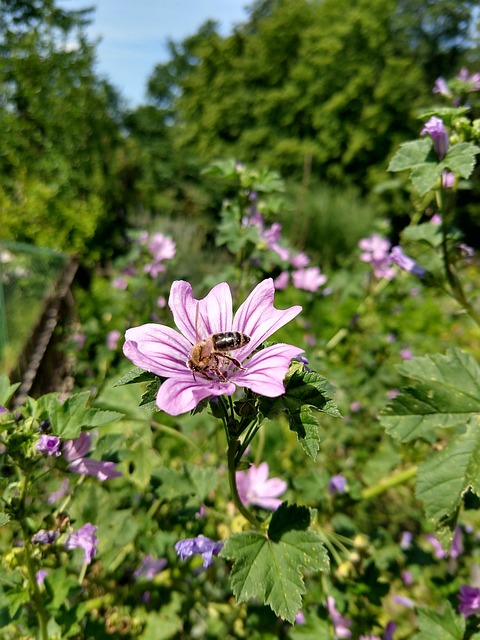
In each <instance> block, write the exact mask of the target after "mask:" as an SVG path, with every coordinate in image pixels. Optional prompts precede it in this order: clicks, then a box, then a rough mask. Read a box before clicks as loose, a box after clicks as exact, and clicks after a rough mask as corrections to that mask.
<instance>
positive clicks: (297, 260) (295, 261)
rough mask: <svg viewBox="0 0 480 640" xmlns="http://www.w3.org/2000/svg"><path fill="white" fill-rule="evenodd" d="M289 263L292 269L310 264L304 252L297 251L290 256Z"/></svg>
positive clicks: (302, 267)
mask: <svg viewBox="0 0 480 640" xmlns="http://www.w3.org/2000/svg"><path fill="white" fill-rule="evenodd" d="M290 264H291V265H292V267H293V268H294V269H304V268H305V267H307V266H308V265H309V264H310V258H309V257H308V256H307V254H306V253H303V252H301V253H297V255H295V256H292V257H291V258H290Z"/></svg>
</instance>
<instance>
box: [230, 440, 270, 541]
mask: <svg viewBox="0 0 480 640" xmlns="http://www.w3.org/2000/svg"><path fill="white" fill-rule="evenodd" d="M237 444H238V440H236V439H234V438H232V439H231V440H230V442H229V443H228V454H227V458H228V481H229V483H230V491H231V494H232V498H233V502H234V504H235V506H236V507H237V509H238V510H239V511H240V513H241V514H242V516H243V517H244V518H246V519H247V520H248V522H250V524H253V526H254V527H256V528H257V529H259V528H261V526H262V523H261V522H260V521H259V520H257V518H256V517H255V516H254V515H253V513H251V512H250V511H249V510H248V509H247V508H246V506H245V505H244V504H243V502H242V501H241V500H240V496H239V495H238V489H237V481H236V478H235V471H236V469H235V457H236V454H237Z"/></svg>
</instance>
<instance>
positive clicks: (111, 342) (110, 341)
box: [107, 329, 122, 351]
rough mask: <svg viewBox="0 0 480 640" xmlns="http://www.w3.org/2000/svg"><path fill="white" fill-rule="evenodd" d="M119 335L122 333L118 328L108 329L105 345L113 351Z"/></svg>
mask: <svg viewBox="0 0 480 640" xmlns="http://www.w3.org/2000/svg"><path fill="white" fill-rule="evenodd" d="M121 335H122V334H121V333H120V331H119V330H118V329H113V331H109V332H108V333H107V347H108V348H109V349H110V350H111V351H115V349H116V348H117V343H118V341H119V340H120V336H121Z"/></svg>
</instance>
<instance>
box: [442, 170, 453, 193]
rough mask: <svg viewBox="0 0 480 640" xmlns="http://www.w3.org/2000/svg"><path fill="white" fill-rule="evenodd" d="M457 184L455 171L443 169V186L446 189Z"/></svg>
mask: <svg viewBox="0 0 480 640" xmlns="http://www.w3.org/2000/svg"><path fill="white" fill-rule="evenodd" d="M454 184H455V174H454V173H453V171H447V170H446V169H444V170H443V171H442V187H443V188H444V189H451V188H452V187H453V186H454Z"/></svg>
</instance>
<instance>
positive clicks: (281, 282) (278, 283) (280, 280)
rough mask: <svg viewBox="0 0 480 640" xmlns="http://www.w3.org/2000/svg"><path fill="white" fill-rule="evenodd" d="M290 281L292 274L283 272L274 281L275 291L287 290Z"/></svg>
mask: <svg viewBox="0 0 480 640" xmlns="http://www.w3.org/2000/svg"><path fill="white" fill-rule="evenodd" d="M289 279H290V274H289V273H288V271H282V273H280V274H279V275H278V276H277V277H276V278H275V280H274V281H273V284H274V286H275V289H276V290H277V291H281V290H282V289H286V288H287V287H288V281H289Z"/></svg>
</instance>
